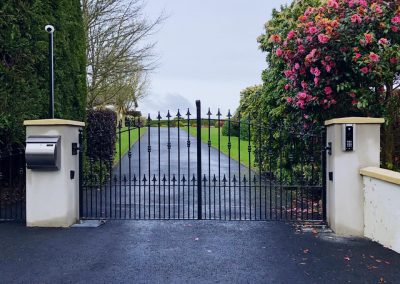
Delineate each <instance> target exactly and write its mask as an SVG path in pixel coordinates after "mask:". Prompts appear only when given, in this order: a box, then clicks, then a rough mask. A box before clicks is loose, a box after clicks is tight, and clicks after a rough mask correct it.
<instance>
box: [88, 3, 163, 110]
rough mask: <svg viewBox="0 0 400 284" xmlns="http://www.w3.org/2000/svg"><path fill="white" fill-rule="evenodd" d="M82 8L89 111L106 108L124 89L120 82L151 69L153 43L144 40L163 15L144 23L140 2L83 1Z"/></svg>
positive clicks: (145, 20)
mask: <svg viewBox="0 0 400 284" xmlns="http://www.w3.org/2000/svg"><path fill="white" fill-rule="evenodd" d="M82 6H83V13H84V23H85V29H86V36H87V48H86V50H87V72H88V80H87V86H88V100H87V104H88V107H89V108H93V107H98V106H105V105H107V104H111V103H113V102H114V101H115V98H116V96H117V95H118V94H119V93H120V89H124V88H125V87H126V84H124V83H123V84H121V85H119V86H118V84H119V83H121V82H123V81H124V80H125V81H130V80H134V79H132V78H135V76H136V75H137V74H139V73H142V72H144V71H149V70H152V69H153V68H154V66H155V64H154V55H153V53H152V50H153V48H154V43H151V42H150V43H149V42H148V41H145V40H147V39H148V37H149V36H151V35H152V34H153V32H154V31H155V29H156V28H157V26H158V25H159V24H160V23H161V21H162V20H163V16H162V15H161V16H160V17H158V18H157V19H155V20H154V21H149V20H147V19H146V18H145V17H144V16H143V13H144V3H143V2H142V1H141V0H83V1H82ZM121 78H123V79H122V80H121Z"/></svg>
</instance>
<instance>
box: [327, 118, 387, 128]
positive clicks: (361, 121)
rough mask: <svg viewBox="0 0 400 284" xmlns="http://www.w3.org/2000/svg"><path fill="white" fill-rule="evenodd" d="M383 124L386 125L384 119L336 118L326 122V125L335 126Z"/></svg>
mask: <svg viewBox="0 0 400 284" xmlns="http://www.w3.org/2000/svg"><path fill="white" fill-rule="evenodd" d="M346 123H349V124H382V123H385V119H384V118H377V117H342V118H334V119H330V120H326V121H325V125H326V126H328V125H333V124H346Z"/></svg>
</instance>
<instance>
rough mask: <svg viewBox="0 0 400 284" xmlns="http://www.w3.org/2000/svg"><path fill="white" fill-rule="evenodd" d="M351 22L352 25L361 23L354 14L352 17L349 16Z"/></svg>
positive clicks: (359, 18) (358, 17)
mask: <svg viewBox="0 0 400 284" xmlns="http://www.w3.org/2000/svg"><path fill="white" fill-rule="evenodd" d="M350 20H351V22H352V23H359V24H361V22H362V19H361V17H360V16H359V15H358V14H354V15H353V16H351V19H350Z"/></svg>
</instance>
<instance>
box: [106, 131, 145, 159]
mask: <svg viewBox="0 0 400 284" xmlns="http://www.w3.org/2000/svg"><path fill="white" fill-rule="evenodd" d="M146 130H147V129H146V128H145V127H143V128H141V129H140V135H141V136H143V134H144V133H145V132H146ZM130 132H131V141H130V142H131V143H130V145H129V132H128V127H125V128H121V138H120V137H119V131H118V129H117V143H116V144H115V155H114V164H116V163H118V162H119V144H120V143H121V157H123V156H124V155H125V154H126V153H127V152H128V150H129V148H130V147H131V146H132V145H133V144H135V142H136V141H137V140H138V138H139V131H138V129H137V128H135V129H131V131H130ZM119 139H121V140H119Z"/></svg>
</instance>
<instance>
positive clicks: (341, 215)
mask: <svg viewBox="0 0 400 284" xmlns="http://www.w3.org/2000/svg"><path fill="white" fill-rule="evenodd" d="M382 122H383V120H382V119H375V118H362V119H360V118H351V117H350V118H342V119H337V120H331V121H327V122H326V123H325V124H326V126H327V142H331V143H332V155H327V221H328V224H329V226H330V227H331V228H332V230H333V231H334V232H335V233H336V234H338V235H350V236H363V235H364V202H363V200H364V192H363V182H362V177H361V176H360V173H359V170H360V168H362V167H367V166H379V163H380V159H379V155H380V124H381V123H382ZM346 123H352V124H355V128H356V130H355V133H356V144H355V150H354V151H352V152H344V151H342V145H341V143H342V142H341V139H342V125H343V124H346ZM329 172H332V173H333V180H332V181H331V180H329Z"/></svg>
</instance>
